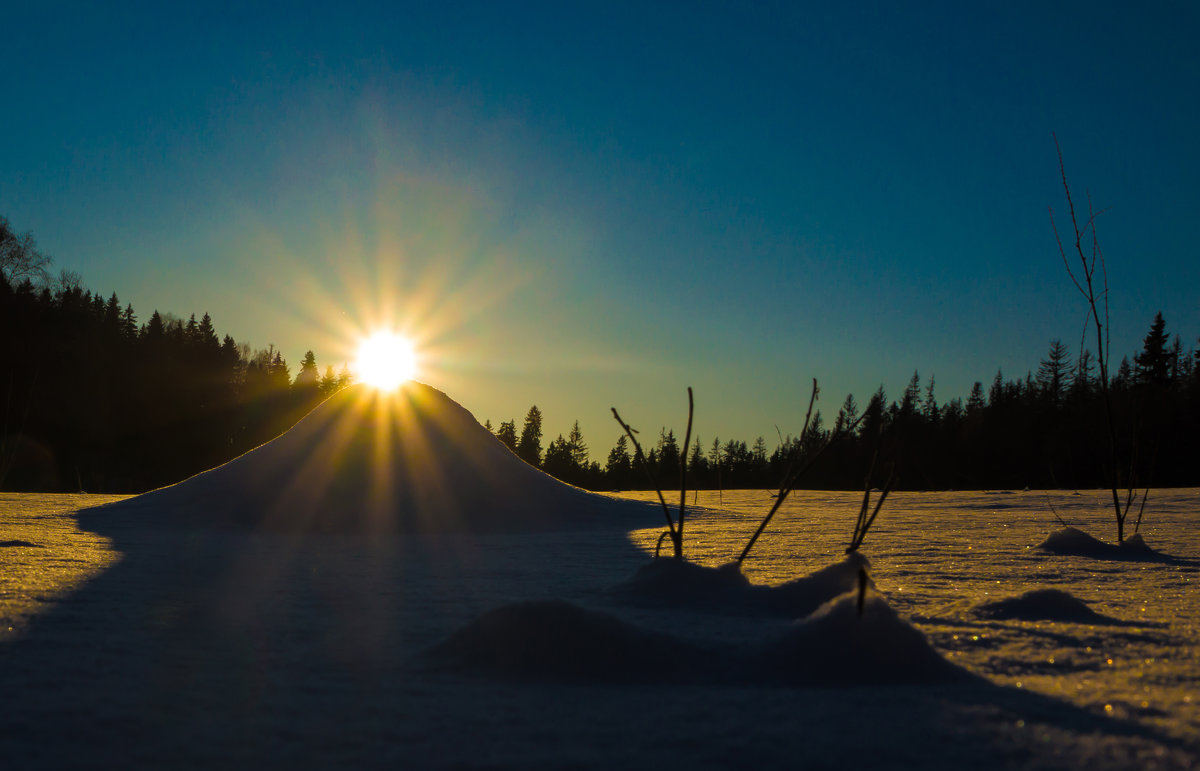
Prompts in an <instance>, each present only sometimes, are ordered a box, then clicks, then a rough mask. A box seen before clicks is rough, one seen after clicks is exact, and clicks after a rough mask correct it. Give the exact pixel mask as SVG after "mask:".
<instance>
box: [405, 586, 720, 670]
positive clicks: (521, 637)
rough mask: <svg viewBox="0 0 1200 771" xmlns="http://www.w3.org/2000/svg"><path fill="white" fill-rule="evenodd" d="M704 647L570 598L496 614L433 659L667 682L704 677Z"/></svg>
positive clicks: (454, 664) (468, 666)
mask: <svg viewBox="0 0 1200 771" xmlns="http://www.w3.org/2000/svg"><path fill="white" fill-rule="evenodd" d="M704 657H705V653H704V651H702V650H701V649H700V648H699V647H697V646H694V645H692V644H690V643H687V642H685V641H683V640H680V639H678V638H676V637H673V636H671V635H667V634H663V633H659V632H652V631H649V630H646V629H642V628H641V627H638V626H636V625H634V624H630V623H627V622H625V621H622V620H621V619H619V618H617V617H616V616H612V615H609V614H607V613H601V612H597V611H591V610H587V609H585V608H581V607H579V606H578V605H573V604H571V603H569V602H565V601H562V600H541V601H530V602H519V603H514V604H512V605H505V606H502V607H500V608H496V609H495V610H491V611H488V612H487V613H484V614H483V615H482V616H480V617H479V618H477V619H476V620H474V621H472V622H471V623H470V624H468V625H467V626H465V627H464V628H462V629H460V630H459V631H457V632H455V633H454V634H453V635H451V636H450V637H449V638H448V639H446V640H445V641H444V642H442V643H439V644H438V645H437V646H435V647H434V648H432V649H431V650H430V651H429V653H428V658H429V660H430V661H431V662H432V663H433V664H434V665H435V666H437V667H439V668H443V669H452V670H456V671H464V672H473V673H478V674H486V675H491V676H495V677H505V678H516V679H528V680H554V681H568V682H569V681H592V682H625V683H629V682H646V681H654V682H662V681H664V680H680V679H691V678H690V677H688V676H687V675H686V673H688V672H698V671H702V667H700V666H699V662H700V661H701V660H702V659H703V658H704Z"/></svg>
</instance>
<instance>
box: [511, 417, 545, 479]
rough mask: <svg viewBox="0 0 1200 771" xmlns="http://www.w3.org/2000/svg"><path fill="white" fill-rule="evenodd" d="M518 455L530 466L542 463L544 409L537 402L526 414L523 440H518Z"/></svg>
mask: <svg viewBox="0 0 1200 771" xmlns="http://www.w3.org/2000/svg"><path fill="white" fill-rule="evenodd" d="M517 457H519V458H520V459H521V460H523V461H525V462H526V463H528V464H529V465H530V466H541V465H542V411H541V410H539V409H538V408H537V405H536V404H535V405H533V406H532V407H530V408H529V412H527V413H526V414H525V425H524V426H523V427H522V428H521V440H520V441H519V442H517Z"/></svg>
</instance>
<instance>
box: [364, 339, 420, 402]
mask: <svg viewBox="0 0 1200 771" xmlns="http://www.w3.org/2000/svg"><path fill="white" fill-rule="evenodd" d="M355 370H356V371H357V373H358V379H359V381H361V382H363V383H366V384H367V385H371V386H374V387H375V388H378V389H380V390H383V391H391V390H394V389H396V388H398V387H399V386H400V384H401V383H403V382H404V381H405V380H411V379H412V378H413V376H415V375H416V373H417V372H416V371H417V356H416V352H415V351H414V350H413V345H412V343H411V342H410V341H409V340H408V339H406V338H404V337H401V336H400V335H397V334H394V333H392V332H376V333H375V334H373V335H371V336H370V337H368V338H367V339H366V340H363V341H362V344H361V345H360V346H359V347H358V360H357V362H355Z"/></svg>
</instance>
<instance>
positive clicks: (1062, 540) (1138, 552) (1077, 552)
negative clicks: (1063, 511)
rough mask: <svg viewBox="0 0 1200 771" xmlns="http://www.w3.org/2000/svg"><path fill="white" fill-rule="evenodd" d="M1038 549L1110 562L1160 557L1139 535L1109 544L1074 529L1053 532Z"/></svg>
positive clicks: (1066, 528) (1068, 528)
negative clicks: (1108, 560)
mask: <svg viewBox="0 0 1200 771" xmlns="http://www.w3.org/2000/svg"><path fill="white" fill-rule="evenodd" d="M1038 548H1039V549H1041V550H1042V551H1047V552H1050V553H1051V554H1066V555H1072V556H1076V557H1096V558H1099V559H1110V560H1155V559H1159V558H1161V557H1162V555H1160V554H1159V553H1158V552H1156V551H1154V549H1151V548H1150V547H1149V546H1147V545H1146V542H1145V541H1144V540H1142V536H1141V534H1140V533H1134V534H1133V535H1131V536H1129V537H1128V538H1126V539H1125V540H1124V541H1122V542H1121V543H1119V544H1111V543H1105V542H1104V541H1101V540H1099V539H1097V538H1093V537H1092V536H1090V535H1088V534H1087V533H1085V532H1083V531H1082V530H1080V529H1079V528H1076V527H1064V528H1062V529H1061V530H1055V531H1054V532H1053V533H1051V534H1050V535H1049V536H1048V537H1047V538H1046V540H1044V541H1042V542H1041V543H1040V544H1038Z"/></svg>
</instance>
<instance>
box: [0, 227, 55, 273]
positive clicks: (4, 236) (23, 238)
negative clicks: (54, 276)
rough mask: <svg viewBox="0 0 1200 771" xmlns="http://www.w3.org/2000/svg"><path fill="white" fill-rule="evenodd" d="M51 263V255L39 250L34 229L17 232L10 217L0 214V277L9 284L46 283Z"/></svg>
mask: <svg viewBox="0 0 1200 771" xmlns="http://www.w3.org/2000/svg"><path fill="white" fill-rule="evenodd" d="M49 264H50V257H48V256H47V255H45V254H43V253H42V252H41V251H39V250H38V248H37V242H36V241H35V240H34V239H33V233H32V231H26V232H24V233H16V232H14V231H13V229H12V226H10V225H9V224H8V218H7V217H3V216H0V278H3V279H4V280H5V282H7V284H8V285H9V286H17V285H19V284H21V283H22V282H24V281H30V282H33V283H35V284H40V283H45V282H46V280H47V279H48V277H49V274H48V273H47V271H46V267H47V266H48V265H49Z"/></svg>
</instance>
